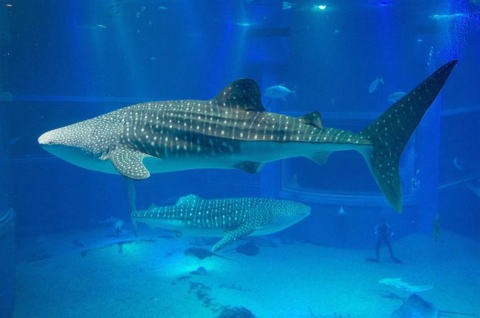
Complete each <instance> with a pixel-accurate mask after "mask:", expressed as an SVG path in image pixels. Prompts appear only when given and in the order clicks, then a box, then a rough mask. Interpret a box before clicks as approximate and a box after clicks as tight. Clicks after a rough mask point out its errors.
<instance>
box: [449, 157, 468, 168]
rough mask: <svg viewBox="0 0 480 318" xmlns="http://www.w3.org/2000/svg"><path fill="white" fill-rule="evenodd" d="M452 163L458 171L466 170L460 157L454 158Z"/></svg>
mask: <svg viewBox="0 0 480 318" xmlns="http://www.w3.org/2000/svg"><path fill="white" fill-rule="evenodd" d="M452 164H453V166H454V167H455V168H456V169H457V170H458V171H463V170H465V167H463V165H462V164H461V163H460V160H458V157H454V158H453V160H452Z"/></svg>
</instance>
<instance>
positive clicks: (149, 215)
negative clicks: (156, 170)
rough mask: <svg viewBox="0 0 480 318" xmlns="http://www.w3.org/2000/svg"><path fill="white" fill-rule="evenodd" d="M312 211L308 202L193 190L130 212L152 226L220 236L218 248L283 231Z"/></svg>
mask: <svg viewBox="0 0 480 318" xmlns="http://www.w3.org/2000/svg"><path fill="white" fill-rule="evenodd" d="M309 214H310V207H309V206H307V205H305V204H302V203H299V202H294V201H287V200H273V199H264V198H228V199H213V200H206V199H203V198H200V197H199V196H196V195H194V194H190V195H187V196H184V197H181V198H180V199H179V200H178V201H177V203H176V204H175V205H171V206H165V207H158V206H151V207H150V208H149V209H147V210H139V211H135V210H134V211H133V213H132V215H131V216H132V219H133V220H134V221H137V222H141V223H146V224H147V225H149V226H150V227H153V228H157V227H158V228H162V229H166V230H172V231H176V232H181V233H184V234H187V235H194V236H204V237H205V236H206V237H221V239H220V240H219V241H218V242H217V243H216V244H215V245H214V246H213V247H212V251H213V252H215V251H218V250H220V249H221V248H223V247H224V246H225V245H227V244H229V243H232V242H234V241H236V240H238V239H240V238H243V237H245V236H248V235H253V236H257V235H266V234H272V233H275V232H278V231H281V230H283V229H285V228H287V227H289V226H291V225H293V224H295V223H297V222H299V221H301V220H303V219H304V218H305V217H307V216H308V215H309Z"/></svg>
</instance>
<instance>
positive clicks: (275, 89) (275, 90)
mask: <svg viewBox="0 0 480 318" xmlns="http://www.w3.org/2000/svg"><path fill="white" fill-rule="evenodd" d="M292 94H295V91H292V90H291V89H289V88H288V87H286V86H284V85H282V84H280V85H273V86H270V87H268V88H267V90H266V91H265V97H267V98H270V99H283V100H285V97H287V96H289V95H292Z"/></svg>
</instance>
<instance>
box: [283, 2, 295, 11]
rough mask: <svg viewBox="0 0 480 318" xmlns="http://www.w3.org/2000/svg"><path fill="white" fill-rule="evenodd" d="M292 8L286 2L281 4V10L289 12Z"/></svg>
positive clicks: (291, 5) (291, 4)
mask: <svg viewBox="0 0 480 318" xmlns="http://www.w3.org/2000/svg"><path fill="white" fill-rule="evenodd" d="M292 7H293V3H291V2H288V1H283V2H282V10H290V9H291V8H292Z"/></svg>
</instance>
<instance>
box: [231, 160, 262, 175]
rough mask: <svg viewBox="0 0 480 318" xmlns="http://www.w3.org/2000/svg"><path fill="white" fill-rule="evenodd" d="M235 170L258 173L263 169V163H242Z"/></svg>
mask: <svg viewBox="0 0 480 318" xmlns="http://www.w3.org/2000/svg"><path fill="white" fill-rule="evenodd" d="M234 168H237V169H239V170H242V171H244V172H246V173H256V172H257V171H258V170H260V169H261V168H262V163H261V162H254V161H242V162H239V163H238V164H236V165H235V166H234Z"/></svg>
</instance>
